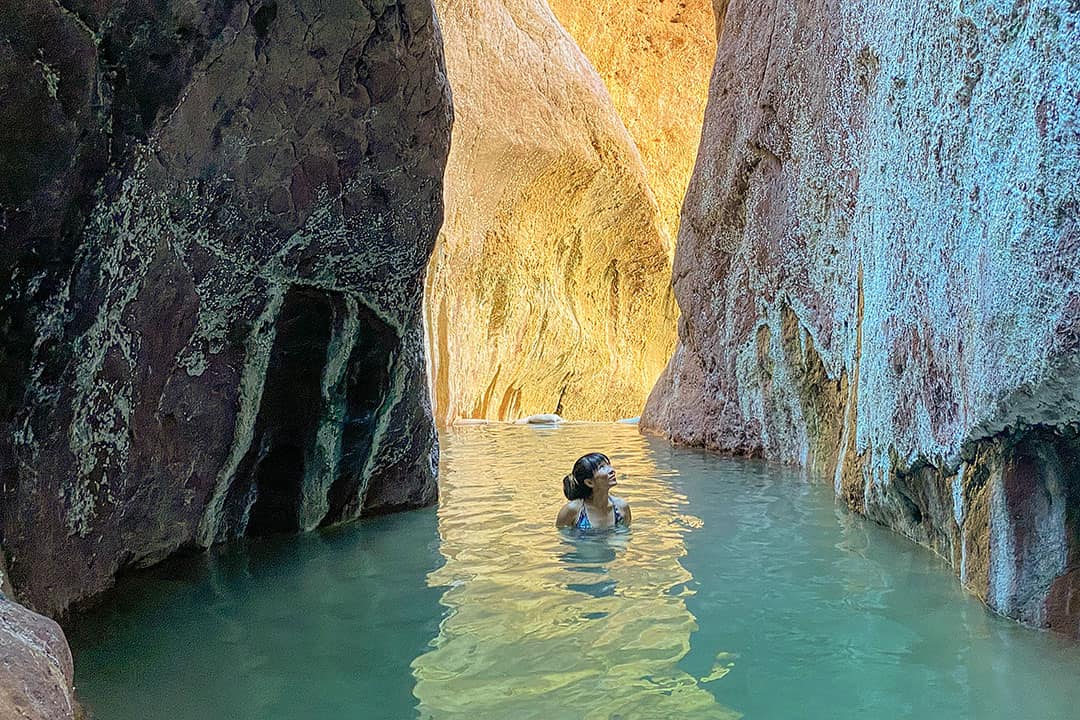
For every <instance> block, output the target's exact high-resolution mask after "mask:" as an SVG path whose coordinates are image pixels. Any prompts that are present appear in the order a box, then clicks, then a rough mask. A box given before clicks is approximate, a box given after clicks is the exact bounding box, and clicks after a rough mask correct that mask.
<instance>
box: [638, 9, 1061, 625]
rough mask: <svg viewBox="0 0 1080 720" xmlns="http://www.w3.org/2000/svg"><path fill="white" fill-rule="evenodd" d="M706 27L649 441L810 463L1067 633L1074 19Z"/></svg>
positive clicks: (925, 15) (786, 15)
mask: <svg viewBox="0 0 1080 720" xmlns="http://www.w3.org/2000/svg"><path fill="white" fill-rule="evenodd" d="M717 11H718V15H719V20H718V26H719V27H721V28H722V30H721V34H720V38H719V47H718V51H717V61H716V65H715V68H714V70H713V77H712V82H711V87H710V95H709V103H708V108H707V110H706V117H705V125H704V129H703V132H702V144H701V148H700V152H699V156H698V160H697V165H696V166H695V171H694V176H693V180H692V181H691V184H690V188H689V190H688V192H687V197H686V202H685V205H684V208H683V215H682V225H681V228H680V234H679V242H678V248H677V252H676V256H675V261H674V275H673V277H674V283H675V293H676V296H677V298H678V301H679V305H680V308H681V310H682V319H681V321H680V328H679V331H680V332H679V343H678V347H677V348H676V350H675V353H674V355H673V357H672V359H671V361H670V363H669V365H668V367H667V369H666V371H665V373H664V375H663V376H662V378H661V380H660V381H659V382H658V384H657V386H656V388H655V389H654V390H653V392H652V394H651V396H650V398H649V402H648V404H647V407H646V410H645V413H644V415H643V417H642V425H643V427H647V428H651V429H652V430H654V431H659V432H662V433H664V434H666V435H668V436H669V437H671V438H672V439H674V440H676V441H679V442H684V443H690V444H697V445H704V446H706V447H709V448H713V449H716V450H721V451H725V452H730V453H737V454H747V455H758V456H765V457H768V458H772V459H775V460H780V461H785V462H793V463H802V464H804V465H806V466H807V467H808V468H810V469H811V470H812V471H813V472H815V473H818V474H821V475H824V476H825V477H827V478H828V479H829V480H830V481H831V482H833V483H834V485H835V488H836V492H837V494H838V495H839V496H841V497H842V498H843V499H844V500H845V501H846V502H847V503H848V504H849V505H850V506H851V507H852V508H854V509H855V510H857V511H860V512H863V513H866V514H867V515H869V516H870V517H872V518H874V519H876V520H879V521H881V522H883V523H885V524H888V525H890V526H892V527H894V528H897V529H898V530H900V531H901V532H903V533H904V534H906V535H908V536H909V537H912V538H914V539H916V540H918V541H920V542H923V543H926V544H928V545H929V546H930V547H932V548H934V549H935V550H937V551H938V552H940V553H941V554H942V555H943V556H945V557H946V558H949V559H950V560H951V561H952V562H953V564H954V566H955V567H956V569H957V572H958V574H960V576H961V578H962V579H963V582H964V583H965V584H966V585H967V586H968V587H970V588H971V589H972V590H973V591H974V592H976V593H977V594H978V595H979V596H980V597H982V598H984V599H985V600H986V601H987V603H988V604H989V605H990V606H991V607H993V608H994V609H996V610H998V611H999V612H1001V613H1004V614H1006V615H1009V616H1011V617H1014V618H1018V619H1020V620H1022V621H1025V622H1028V623H1031V624H1035V625H1040V626H1049V627H1053V628H1058V629H1061V630H1063V631H1065V632H1068V633H1070V634H1073V635H1078V636H1080V572H1078V568H1080V489H1078V486H1080V476H1078V475H1077V470H1076V468H1077V467H1078V465H1077V464H1076V460H1077V457H1078V449H1080V444H1078V441H1077V432H1076V428H1077V425H1078V423H1080V393H1077V391H1076V387H1077V381H1078V380H1080V7H1078V6H1077V4H1076V3H1069V2H1052V1H1050V0H1040V1H1037V2H1022V3H1010V4H1004V5H1003V4H1001V3H996V2H989V1H986V0H980V1H977V2H971V3H963V4H962V5H956V4H955V3H943V2H931V3H929V4H927V3H923V4H914V5H912V4H903V3H894V2H883V3H863V2H853V1H852V0H845V1H843V2H840V3H823V2H813V1H811V2H801V3H794V4H785V3H778V2H766V3H764V4H762V3H745V2H732V3H730V4H729V3H719V4H718V6H717Z"/></svg>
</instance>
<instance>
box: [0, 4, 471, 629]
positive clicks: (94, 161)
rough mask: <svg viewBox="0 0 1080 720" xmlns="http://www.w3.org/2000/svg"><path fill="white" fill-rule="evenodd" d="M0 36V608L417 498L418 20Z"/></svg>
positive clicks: (146, 13)
mask: <svg viewBox="0 0 1080 720" xmlns="http://www.w3.org/2000/svg"><path fill="white" fill-rule="evenodd" d="M5 18H8V21H5V23H4V27H3V28H2V29H0V34H2V37H0V40H2V42H0V79H2V78H9V79H11V78H16V77H18V78H26V82H21V81H20V83H15V84H13V81H12V82H9V83H8V84H9V85H11V86H12V87H16V86H17V88H18V89H17V92H18V93H19V98H18V100H19V101H18V102H10V103H4V106H3V108H2V109H0V113H3V117H2V118H0V128H2V130H0V132H2V133H5V135H4V136H3V137H2V138H0V148H2V152H4V153H5V154H4V155H3V156H0V170H2V172H0V176H3V177H4V178H5V180H4V182H5V185H4V186H3V188H2V191H3V195H2V196H0V219H2V224H0V229H2V235H0V237H2V250H3V259H4V263H3V267H2V268H0V272H2V273H4V280H5V285H4V287H5V294H4V297H3V299H2V301H0V303H2V304H0V328H2V332H3V335H4V336H3V342H2V343H0V346H2V348H3V350H2V352H3V357H2V362H0V388H2V393H3V395H2V397H0V430H2V432H0V477H2V481H3V485H2V488H3V491H2V492H3V494H2V498H0V499H2V504H0V533H2V544H3V546H4V549H5V550H6V551H7V553H8V560H9V564H8V569H9V571H10V577H11V579H12V581H13V584H14V587H15V590H16V594H17V596H18V597H19V598H20V600H23V601H25V603H26V604H27V605H28V606H30V607H32V608H33V609H35V610H38V611H42V612H46V613H56V612H59V611H61V610H63V609H64V608H66V607H67V606H68V605H69V604H70V603H72V602H73V601H75V600H78V599H80V598H83V597H86V596H88V595H91V594H93V593H95V592H98V591H100V590H102V589H104V588H105V587H106V586H107V585H108V584H109V583H110V582H111V578H112V576H113V575H114V573H116V572H117V571H118V570H121V569H123V568H126V567H133V566H142V565H147V564H150V563H153V562H155V561H158V560H160V559H162V558H164V557H166V556H167V555H169V554H171V553H173V552H174V551H176V550H177V549H180V548H185V547H203V546H207V545H210V544H212V543H214V542H218V541H221V540H226V539H229V538H232V537H237V536H240V535H244V534H252V533H264V532H277V531H291V530H302V529H309V528H312V527H315V526H317V525H320V524H325V523H331V522H336V521H339V520H344V519H348V518H353V517H356V516H358V515H360V514H363V513H368V512H381V511H386V510H388V509H393V508H400V507H411V506H416V505H423V504H426V503H430V502H432V501H433V500H434V498H435V492H436V488H435V472H436V461H437V452H438V448H437V441H436V436H435V432H434V426H433V423H432V418H431V409H430V404H429V400H428V393H427V391H426V387H425V379H424V354H423V343H424V340H423V334H422V316H421V312H422V277H423V274H424V269H425V266H426V264H427V261H428V258H429V256H430V253H431V249H432V246H433V245H434V241H435V236H436V234H437V231H438V228H439V225H440V222H441V217H442V198H441V190H442V173H443V169H444V163H445V159H446V153H447V145H448V140H449V128H450V122H451V111H450V98H449V87H448V84H447V81H446V78H445V74H444V71H443V64H442V50H441V39H440V37H439V31H438V26H437V23H436V21H435V18H434V15H433V9H432V7H431V5H430V3H429V2H426V1H425V0H403V1H402V2H398V3H392V4H387V3H384V2H379V1H377V0H367V1H361V0H355V1H353V0H349V1H346V0H331V2H324V1H319V2H316V1H315V0H310V1H309V0H301V1H300V2H294V3H280V2H274V0H257V1H256V2H252V3H247V2H243V3H241V2H235V1H234V0H199V1H198V2H186V1H184V2H181V1H179V0H177V1H176V2H168V1H167V2H160V3H143V2H135V1H134V0H132V1H125V0H114V1H111V2H110V1H105V2H78V1H76V2H72V3H64V4H63V5H61V4H58V3H55V2H49V1H46V0H31V1H30V2H24V3H18V4H17V7H13V8H10V9H9V11H8V12H6V13H5ZM26 142H30V143H31V145H30V146H28V147H24V145H25V143H26ZM39 146H40V147H39Z"/></svg>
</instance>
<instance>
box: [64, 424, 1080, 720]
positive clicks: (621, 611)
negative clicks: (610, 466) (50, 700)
mask: <svg viewBox="0 0 1080 720" xmlns="http://www.w3.org/2000/svg"><path fill="white" fill-rule="evenodd" d="M442 443H443V451H444V454H443V462H442V500H441V502H440V507H439V508H438V511H437V513H436V511H435V510H433V509H429V510H423V511H418V512H411V513H402V514H398V515H391V516H386V517H380V518H372V519H370V520H366V521H363V522H360V523H356V524H352V525H348V526H345V527H341V528H337V529H334V530H331V531H320V532H317V533H312V534H309V535H304V536H293V537H280V538H267V539H263V540H260V541H259V542H256V543H251V544H246V545H245V544H236V545H231V546H228V547H225V548H220V549H217V550H216V551H215V552H213V553H211V554H208V555H206V556H200V557H197V558H190V559H187V560H183V561H178V562H172V563H166V564H165V565H163V566H161V567H159V568H156V569H154V570H153V571H151V572H150V573H147V574H143V575H140V576H138V577H132V578H129V579H127V580H126V581H124V582H123V583H121V585H120V586H119V588H118V589H117V591H116V592H115V593H113V594H112V596H111V598H110V599H109V600H108V601H107V602H106V603H105V605H104V606H103V607H102V608H100V609H99V610H98V611H97V612H95V613H92V614H91V615H89V616H87V617H84V618H82V619H81V620H80V622H78V623H76V625H74V626H70V625H69V626H68V628H66V629H68V630H69V631H70V635H69V638H70V640H71V643H72V647H73V649H74V651H75V655H76V664H75V667H76V687H77V690H78V692H79V694H80V696H81V699H82V700H83V701H84V702H85V703H87V704H88V705H89V706H90V708H91V709H92V710H93V711H94V713H95V716H96V718H98V720H158V719H160V720H278V719H282V720H285V719H287V720H338V719H342V720H345V719H350V720H351V719H353V718H356V719H360V720H408V718H416V717H417V716H419V717H422V718H431V719H432V720H443V719H445V718H452V719H456V718H469V719H470V720H473V719H474V718H475V719H476V720H523V719H525V718H539V719H541V720H561V719H564V718H565V719H566V720H579V719H581V718H589V719H595V720H613V719H615V718H622V720H694V719H696V718H705V719H710V718H732V717H738V716H740V714H741V715H742V716H743V717H745V718H748V719H749V718H762V719H764V720H773V719H774V718H776V719H785V720H786V719H788V718H797V719H798V720H862V719H863V718H888V719H889V720H896V719H904V718H911V719H912V720H914V719H916V718H917V719H918V720H923V719H924V718H948V720H965V719H969V720H1018V719H1022V720H1028V719H1031V720H1035V719H1038V720H1043V719H1044V718H1045V719H1047V720H1055V719H1062V720H1064V719H1066V718H1068V719H1072V718H1075V717H1077V712H1076V708H1078V707H1080V683H1077V682H1076V669H1077V668H1080V645H1078V644H1076V643H1073V642H1069V641H1066V640H1063V639H1061V638H1058V637H1055V636H1052V635H1047V634H1045V633H1039V632H1035V631H1032V630H1029V629H1027V628H1023V627H1021V626H1019V625H1016V624H1015V623H1012V622H1010V621H1007V620H1004V619H1002V618H999V617H997V616H994V615H992V614H990V613H989V612H987V611H986V609H985V608H984V607H983V606H982V605H981V604H979V603H978V601H976V600H974V599H973V598H971V597H970V596H968V595H966V594H965V593H964V591H963V590H962V589H961V588H960V586H959V584H958V583H957V582H956V580H955V578H954V577H953V575H952V573H951V571H950V570H949V569H948V568H947V567H945V565H944V564H943V563H942V562H941V561H940V560H939V559H938V558H935V557H934V556H933V555H931V554H930V553H928V552H927V551H925V550H923V549H922V548H919V547H916V546H915V545H912V544H911V543H908V542H907V541H905V540H903V539H901V538H900V537H898V536H896V535H894V534H892V533H890V532H888V531H887V530H884V529H882V528H879V527H877V526H875V525H873V524H872V523H868V522H866V521H865V520H863V519H861V518H858V517H855V516H852V515H850V514H848V513H847V512H845V511H843V510H842V509H838V507H837V505H836V504H835V502H834V499H833V496H832V489H831V486H830V485H829V484H827V483H821V484H818V483H807V482H805V481H804V480H803V478H802V477H801V476H800V475H799V474H798V473H796V472H793V471H789V470H784V469H780V468H776V467H774V466H769V465H765V464H763V463H759V462H749V461H735V460H730V459H724V458H720V457H716V456H712V455H708V454H706V453H703V452H697V451H693V450H686V449H678V448H672V447H670V446H669V445H667V444H666V443H663V442H660V441H654V440H651V439H648V438H643V437H641V436H640V435H638V434H637V432H636V429H635V428H633V427H626V426H613V425H572V426H564V427H560V428H558V429H555V428H535V427H505V426H488V427H471V428H465V429H460V430H455V431H452V432H450V433H447V434H446V435H444V436H443V438H442ZM590 450H602V451H604V452H607V453H608V454H610V455H611V456H612V459H613V460H614V461H615V464H616V468H617V470H618V471H619V472H620V482H621V485H620V487H619V490H618V493H619V494H620V495H622V496H623V497H625V498H626V499H627V500H629V501H630V503H631V504H632V505H633V508H634V526H633V528H632V529H631V530H629V531H626V530H616V531H606V532H605V531H599V532H594V533H585V534H579V533H577V532H575V531H559V530H556V529H555V527H554V520H555V513H556V511H557V510H558V508H559V506H560V504H561V503H562V485H561V478H562V476H563V475H564V474H565V473H566V472H568V471H569V468H570V464H571V463H572V462H573V461H574V460H575V459H576V458H577V456H578V455H580V454H582V453H584V452H587V451H590Z"/></svg>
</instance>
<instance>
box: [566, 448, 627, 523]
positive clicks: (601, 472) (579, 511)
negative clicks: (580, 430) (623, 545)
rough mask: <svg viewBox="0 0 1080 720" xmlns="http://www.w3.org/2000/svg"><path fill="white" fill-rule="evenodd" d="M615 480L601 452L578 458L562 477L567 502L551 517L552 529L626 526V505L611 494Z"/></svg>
mask: <svg viewBox="0 0 1080 720" xmlns="http://www.w3.org/2000/svg"><path fill="white" fill-rule="evenodd" d="M617 484H618V481H617V480H616V479H615V468H613V467H611V460H609V459H608V456H607V455H604V454H603V453H589V454H588V455H582V456H581V457H579V458H578V459H577V462H576V463H574V470H573V472H571V473H570V474H569V475H567V476H566V477H564V478H563V494H564V495H566V499H567V500H569V502H568V503H566V504H565V505H563V507H562V510H559V516H558V517H557V518H555V526H556V527H574V528H580V529H588V528H611V527H617V526H626V525H629V524H630V504H629V503H628V502H626V501H625V500H623V499H622V498H619V497H615V496H614V495H612V494H611V488H613V487H615V485H617Z"/></svg>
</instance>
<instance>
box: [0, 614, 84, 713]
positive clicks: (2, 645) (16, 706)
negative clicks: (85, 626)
mask: <svg viewBox="0 0 1080 720" xmlns="http://www.w3.org/2000/svg"><path fill="white" fill-rule="evenodd" d="M72 677H73V676H72V666H71V652H70V651H69V650H68V646H67V641H66V640H64V633H63V632H62V631H61V630H60V626H59V625H57V624H56V623H55V622H53V621H52V620H50V619H49V618H46V617H42V616H41V615H38V614H36V613H32V612H30V611H29V610H27V609H26V608H24V607H22V606H21V605H17V604H16V603H13V602H10V601H8V600H5V599H4V596H3V595H2V594H0V717H3V718H10V719H11V720H70V719H71V718H74V717H75V713H76V704H75V694H74V689H73V687H72Z"/></svg>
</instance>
